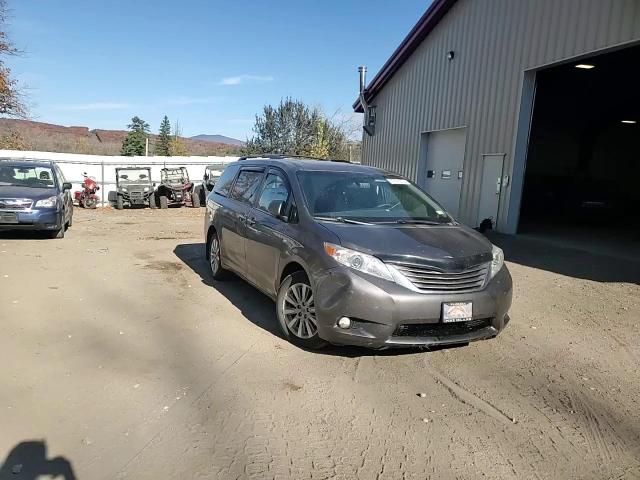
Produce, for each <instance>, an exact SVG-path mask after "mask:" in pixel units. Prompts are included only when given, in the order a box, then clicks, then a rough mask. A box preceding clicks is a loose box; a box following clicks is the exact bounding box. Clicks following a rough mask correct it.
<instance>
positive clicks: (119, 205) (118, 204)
mask: <svg viewBox="0 0 640 480" xmlns="http://www.w3.org/2000/svg"><path fill="white" fill-rule="evenodd" d="M123 208H124V201H123V200H122V197H121V196H120V195H118V198H116V210H122V209H123Z"/></svg>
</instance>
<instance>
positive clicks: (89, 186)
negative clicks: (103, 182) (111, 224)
mask: <svg viewBox="0 0 640 480" xmlns="http://www.w3.org/2000/svg"><path fill="white" fill-rule="evenodd" d="M82 176H83V177H84V180H83V181H82V190H80V191H79V192H74V193H73V197H74V198H75V200H76V202H78V205H79V206H80V207H82V208H96V206H97V205H98V200H99V199H98V195H96V192H97V191H98V190H100V187H99V186H98V182H96V180H95V178H91V177H90V176H89V175H87V172H84V173H83V174H82Z"/></svg>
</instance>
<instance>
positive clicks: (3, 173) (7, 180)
mask: <svg viewBox="0 0 640 480" xmlns="http://www.w3.org/2000/svg"><path fill="white" fill-rule="evenodd" d="M6 186H14V187H31V188H54V187H55V182H54V179H53V170H52V169H51V168H47V167H34V166H30V165H25V166H16V165H0V187H6Z"/></svg>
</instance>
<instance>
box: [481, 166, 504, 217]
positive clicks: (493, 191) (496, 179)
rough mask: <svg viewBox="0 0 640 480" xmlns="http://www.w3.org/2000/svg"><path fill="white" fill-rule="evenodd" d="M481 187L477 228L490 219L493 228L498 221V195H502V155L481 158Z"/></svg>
mask: <svg viewBox="0 0 640 480" xmlns="http://www.w3.org/2000/svg"><path fill="white" fill-rule="evenodd" d="M482 162H483V164H482V185H481V187H480V204H479V205H478V226H479V225H480V223H481V222H482V221H483V220H485V219H487V218H488V219H490V220H491V223H492V225H493V228H495V226H496V222H497V221H498V207H499V205H500V193H502V168H503V164H504V154H497V155H483V156H482Z"/></svg>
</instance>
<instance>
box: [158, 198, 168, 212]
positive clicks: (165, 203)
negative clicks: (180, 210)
mask: <svg viewBox="0 0 640 480" xmlns="http://www.w3.org/2000/svg"><path fill="white" fill-rule="evenodd" d="M160 208H161V209H162V210H165V209H167V208H169V200H168V199H167V197H165V196H164V195H160Z"/></svg>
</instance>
